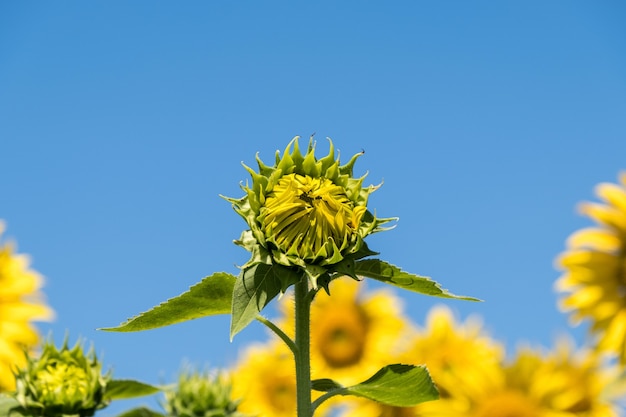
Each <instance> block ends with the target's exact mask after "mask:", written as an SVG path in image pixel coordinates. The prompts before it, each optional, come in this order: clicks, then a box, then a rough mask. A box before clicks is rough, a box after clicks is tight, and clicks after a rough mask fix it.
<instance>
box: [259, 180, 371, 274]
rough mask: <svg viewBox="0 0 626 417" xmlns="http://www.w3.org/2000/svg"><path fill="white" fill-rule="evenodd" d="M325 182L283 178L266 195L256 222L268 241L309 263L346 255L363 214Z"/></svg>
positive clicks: (344, 193)
mask: <svg viewBox="0 0 626 417" xmlns="http://www.w3.org/2000/svg"><path fill="white" fill-rule="evenodd" d="M365 211H366V208H365V207H364V206H357V207H355V206H354V204H353V202H352V201H350V199H349V198H348V196H347V195H346V190H345V189H344V188H343V187H340V186H339V185H337V184H334V183H333V182H332V181H330V180H329V179H327V178H312V177H310V176H308V175H299V174H289V175H285V176H283V177H282V178H281V179H280V180H278V182H277V183H276V185H275V186H274V188H273V190H272V191H271V192H270V193H269V194H268V195H267V197H266V200H265V206H264V207H262V208H261V215H260V216H259V221H260V222H261V224H262V225H263V226H262V228H263V232H264V233H265V236H267V237H268V238H267V239H268V241H269V242H272V243H274V244H275V245H276V246H277V247H278V248H280V250H282V251H283V252H284V253H286V254H287V255H290V256H291V255H293V256H297V257H299V258H300V259H303V260H305V261H308V262H314V261H316V260H319V259H323V258H327V257H328V256H330V255H332V254H334V253H339V252H341V251H345V249H346V248H347V247H348V245H349V244H351V243H353V242H354V240H355V239H356V233H357V229H358V227H359V225H360V224H361V217H362V216H363V214H364V213H365Z"/></svg>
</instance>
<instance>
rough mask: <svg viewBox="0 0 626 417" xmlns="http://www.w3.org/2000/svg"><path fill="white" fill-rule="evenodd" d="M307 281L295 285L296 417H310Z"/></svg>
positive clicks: (309, 341) (305, 279)
mask: <svg viewBox="0 0 626 417" xmlns="http://www.w3.org/2000/svg"><path fill="white" fill-rule="evenodd" d="M308 295H309V280H308V278H307V277H306V276H303V277H302V278H301V279H300V281H298V282H297V283H296V285H295V299H296V300H295V301H296V303H295V304H296V346H297V349H296V352H295V362H296V393H297V410H298V417H312V416H313V407H312V405H311V353H310V348H311V347H310V343H311V334H310V315H311V298H310V297H309V296H308Z"/></svg>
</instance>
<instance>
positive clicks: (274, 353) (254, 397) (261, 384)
mask: <svg viewBox="0 0 626 417" xmlns="http://www.w3.org/2000/svg"><path fill="white" fill-rule="evenodd" d="M231 376H232V398H233V399H234V400H236V401H241V402H240V403H239V407H238V411H239V412H241V413H244V414H247V415H253V416H256V417H294V416H295V415H296V370H295V365H294V361H293V354H292V353H291V351H290V350H289V349H288V348H287V346H286V345H284V344H283V343H282V342H278V341H273V342H270V343H268V344H266V345H256V346H251V347H249V348H248V349H247V350H246V351H245V352H244V354H243V356H242V358H241V359H240V360H239V362H238V364H237V366H236V367H235V369H234V370H233V371H232V374H231ZM314 397H315V395H314ZM324 414H325V412H324V407H322V408H321V409H318V411H317V412H316V413H315V416H316V417H318V416H319V417H322V416H323V415H324Z"/></svg>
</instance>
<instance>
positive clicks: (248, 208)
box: [226, 136, 393, 287]
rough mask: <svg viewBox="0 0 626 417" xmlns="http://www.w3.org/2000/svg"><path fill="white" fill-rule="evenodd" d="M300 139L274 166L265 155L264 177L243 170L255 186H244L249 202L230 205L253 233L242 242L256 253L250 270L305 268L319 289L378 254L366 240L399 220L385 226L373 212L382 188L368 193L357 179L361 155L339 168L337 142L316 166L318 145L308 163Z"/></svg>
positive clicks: (261, 173)
mask: <svg viewBox="0 0 626 417" xmlns="http://www.w3.org/2000/svg"><path fill="white" fill-rule="evenodd" d="M298 139H299V138H298V137H297V136H296V137H295V138H294V139H293V140H292V141H291V142H290V143H289V144H288V145H287V148H286V149H285V151H284V152H283V155H282V156H280V153H279V152H277V153H276V163H275V165H274V166H267V165H265V164H264V163H263V162H262V161H261V160H260V159H259V157H258V155H257V158H256V160H257V163H258V166H259V172H255V171H254V170H253V169H252V168H249V167H247V166H245V165H244V167H245V168H246V169H247V170H248V172H249V173H250V175H251V176H252V185H251V186H248V185H245V186H242V188H243V190H244V191H245V196H244V197H242V198H240V199H233V198H226V199H227V200H228V201H230V202H231V203H232V204H233V207H234V209H235V211H236V212H237V213H239V215H241V216H242V217H243V218H244V219H245V221H246V223H247V224H248V226H249V228H250V229H249V230H247V231H245V232H244V233H243V234H242V236H241V238H240V239H239V240H238V241H236V242H235V243H237V244H238V245H240V246H242V247H244V248H245V249H247V250H249V251H250V252H252V258H251V259H250V260H249V261H248V263H247V264H246V265H244V267H246V266H251V265H254V264H257V263H266V264H278V265H282V266H286V267H299V268H303V269H304V270H305V271H306V272H307V274H308V276H309V277H310V278H311V281H312V283H313V285H314V286H317V281H316V280H317V277H319V276H320V275H321V274H323V273H324V272H333V271H334V269H333V267H334V266H336V265H338V264H340V263H341V262H342V261H344V260H355V259H359V258H362V257H364V256H368V255H371V254H373V252H371V251H369V249H367V246H366V245H365V243H364V241H363V239H364V238H365V237H366V236H367V235H369V234H371V233H374V232H378V231H381V230H385V229H384V228H382V227H380V226H381V225H382V224H384V223H386V222H388V221H390V220H393V219H378V218H376V217H375V216H374V215H372V214H371V213H370V212H369V211H368V210H367V200H368V197H369V195H370V194H371V193H372V192H373V191H374V190H376V189H377V188H378V187H376V186H372V185H370V186H369V187H367V188H363V187H362V184H363V180H364V178H365V177H361V178H354V177H353V174H352V169H353V166H354V163H355V162H356V160H357V158H358V157H359V156H361V155H362V153H358V154H356V155H354V156H353V157H352V159H350V161H349V162H348V163H347V164H345V165H340V162H339V159H335V148H334V146H333V143H332V141H330V140H329V141H330V151H329V154H328V155H327V156H325V157H324V158H321V159H317V158H316V157H315V146H314V142H313V140H312V138H311V141H310V142H309V146H308V150H307V152H306V153H305V154H304V155H303V154H302V153H301V152H300V148H299V145H298ZM289 284H290V283H289V282H284V283H283V286H284V287H287V286H288V285H289Z"/></svg>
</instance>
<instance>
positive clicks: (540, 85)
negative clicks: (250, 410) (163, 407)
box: [0, 0, 626, 416]
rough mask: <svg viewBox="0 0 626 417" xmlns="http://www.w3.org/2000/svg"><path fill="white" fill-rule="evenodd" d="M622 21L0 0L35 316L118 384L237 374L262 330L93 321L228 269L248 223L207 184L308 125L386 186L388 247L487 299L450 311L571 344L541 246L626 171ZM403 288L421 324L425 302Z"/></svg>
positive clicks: (16, 216)
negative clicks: (91, 347) (51, 317)
mask: <svg viewBox="0 0 626 417" xmlns="http://www.w3.org/2000/svg"><path fill="white" fill-rule="evenodd" d="M625 21H626V6H624V3H623V2H620V1H605V2H588V1H571V0H568V1H552V2H542V1H526V2H495V1H494V2H482V1H477V2H465V1H442V2H409V1H406V2H403V1H400V2H386V3H383V2H363V1H351V2H348V1H346V2H326V1H322V2H316V3H315V4H313V3H306V4H305V3H303V2H297V3H296V2H276V1H271V2H252V1H240V2H226V1H222V2H217V1H216V2H205V1H186V2H163V1H133V2H121V1H112V2H82V1H64V2H19V1H13V2H2V4H0V178H1V183H2V189H1V190H0V218H2V219H4V220H5V221H6V222H7V226H8V229H7V233H6V235H7V236H10V237H13V238H14V239H16V240H17V242H18V245H19V250H20V252H26V253H29V254H30V255H31V256H32V257H33V266H34V268H35V269H37V270H38V271H40V272H41V273H42V274H43V275H45V276H46V278H47V283H46V287H45V293H46V295H47V297H48V300H49V303H50V304H51V305H52V306H53V307H54V309H55V310H56V312H57V319H56V321H55V322H54V323H52V324H50V325H47V324H46V325H42V326H40V328H41V329H42V331H43V333H44V334H45V333H48V332H49V331H52V332H53V333H54V337H55V339H56V340H59V341H60V340H62V339H63V336H64V335H65V333H66V331H67V332H69V334H70V339H71V340H72V341H73V340H75V338H76V337H78V336H82V337H84V338H85V339H87V340H89V341H93V343H94V344H95V346H96V350H97V351H98V352H101V353H103V358H104V361H105V364H106V365H107V366H111V367H113V369H114V374H115V376H116V377H118V378H124V377H131V378H137V379H141V380H144V381H147V382H152V383H159V382H169V381H171V380H173V378H174V377H175V375H176V372H177V370H179V369H180V366H181V364H182V363H183V360H187V361H189V362H191V363H194V364H198V365H204V364H206V363H208V364H210V365H214V366H227V365H229V364H232V363H233V362H234V361H235V359H236V357H237V352H238V351H240V350H241V349H242V348H243V347H244V346H245V345H246V344H247V343H250V342H252V341H255V340H258V341H263V340H265V339H266V332H265V330H264V329H263V328H262V327H261V325H259V324H256V323H255V324H253V325H252V326H251V327H250V328H249V329H247V330H245V331H244V332H243V333H241V334H240V335H238V336H237V337H236V339H235V341H234V343H232V344H231V343H230V342H229V341H228V317H218V318H208V319H202V320H197V321H195V322H190V323H184V324H180V325H176V326H172V327H168V328H163V329H158V330H153V331H148V332H143V333H135V334H116V333H105V332H99V331H96V330H95V329H96V328H98V327H106V326H111V325H116V324H118V323H120V322H121V321H123V320H125V319H126V318H127V317H130V316H132V315H134V314H136V313H138V312H141V311H144V310H147V309H149V308H150V307H152V306H154V305H156V304H158V303H159V302H161V301H164V300H165V299H167V298H170V297H172V296H175V295H178V294H179V293H181V292H183V291H185V290H186V289H187V288H188V287H189V286H190V285H192V284H194V283H195V282H197V281H199V280H200V279H201V278H202V277H204V276H205V275H208V274H210V273H211V272H214V271H228V272H231V273H237V269H236V267H235V265H236V264H242V263H244V262H245V261H246V260H247V258H248V253H247V252H245V251H244V250H243V249H241V248H239V247H236V246H235V245H233V244H232V243H231V242H232V240H233V239H235V238H237V237H238V236H239V234H240V232H241V230H243V228H244V227H245V224H244V222H243V220H241V219H240V218H239V216H237V215H236V214H235V213H234V212H233V211H232V210H231V208H230V205H229V204H228V203H226V202H225V201H223V200H222V199H220V198H219V197H218V194H225V195H229V196H239V195H241V191H240V189H239V182H240V181H242V180H246V179H247V178H248V175H247V173H246V172H245V171H244V169H243V168H242V167H241V165H240V162H241V161H245V162H246V163H248V164H253V163H254V154H255V153H256V152H257V151H258V152H260V155H261V157H262V158H263V159H264V160H265V161H267V162H271V161H272V158H273V155H274V151H275V150H276V149H283V148H284V146H285V145H286V144H287V142H288V141H289V140H290V139H291V138H292V137H293V136H295V135H301V136H303V137H304V138H307V137H308V136H309V135H310V134H311V133H313V132H316V133H317V135H316V138H317V139H318V149H319V151H320V154H324V153H325V152H326V151H327V143H326V141H325V139H324V138H325V137H327V136H328V137H331V138H333V140H334V142H335V144H336V146H337V147H338V148H339V149H340V150H341V152H342V153H341V155H342V156H343V157H344V159H346V160H347V158H348V157H349V156H351V155H352V154H354V153H356V152H359V151H361V149H363V150H365V156H364V157H363V158H361V159H360V160H359V162H358V164H357V166H356V173H357V174H362V173H364V172H366V171H369V177H368V180H369V182H370V183H374V184H377V183H379V182H380V181H381V180H384V186H383V187H382V188H381V189H380V190H379V191H377V192H376V193H375V194H374V195H373V196H372V198H371V200H370V207H371V208H372V209H376V211H377V213H378V214H379V215H380V216H383V217H386V216H399V217H400V222H399V223H398V227H397V228H396V229H395V230H393V231H392V232H388V233H384V234H380V235H375V236H372V237H371V239H370V247H372V248H373V249H375V250H378V251H380V252H382V255H381V256H382V257H383V258H384V259H387V260H388V261H390V262H392V263H395V264H398V265H400V266H402V267H403V268H404V269H406V270H409V271H411V272H414V273H418V274H423V275H428V276H431V277H433V278H434V279H436V280H437V281H439V282H440V283H442V284H443V286H444V287H446V288H448V289H450V290H451V291H453V292H455V293H459V294H467V295H472V296H476V297H479V298H482V299H484V300H485V302H484V303H480V304H477V303H469V302H462V301H445V303H446V304H448V305H450V306H451V307H452V308H453V309H454V310H455V311H457V312H458V314H459V315H460V316H462V317H465V316H467V315H468V314H471V313H477V314H480V315H481V316H483V317H484V320H485V322H486V324H487V327H488V328H489V329H490V330H491V332H492V333H493V335H494V336H495V337H497V338H499V339H501V340H503V341H505V342H506V343H507V345H508V346H509V347H511V348H513V347H515V346H516V345H517V344H518V343H519V342H521V341H527V342H529V343H532V344H541V345H546V346H547V345H550V344H551V343H552V341H553V340H554V338H555V336H556V335H558V334H561V333H565V332H570V333H571V334H573V335H574V336H575V337H576V338H577V339H578V340H579V341H581V340H582V335H583V334H584V333H583V332H582V331H581V329H578V330H576V331H573V332H571V331H570V330H569V329H568V327H567V320H566V317H565V316H564V315H562V314H560V313H559V312H558V310H557V308H556V298H555V295H554V293H553V289H552V286H553V282H554V281H555V279H556V278H557V277H558V275H559V273H558V272H557V271H556V270H555V269H554V267H553V259H554V258H555V256H556V255H557V254H558V253H559V252H561V251H562V249H563V247H564V240H565V238H566V237H567V236H568V235H569V234H570V233H571V232H573V231H574V230H576V229H578V228H580V227H583V226H586V225H589V224H590V222H589V221H588V220H587V219H585V218H583V217H581V216H579V215H578V214H577V213H576V210H575V205H576V204H577V203H578V202H579V201H582V200H589V199H593V197H594V196H593V191H592V189H593V186H594V185H595V184H597V183H599V182H603V181H612V182H614V181H615V180H616V177H617V174H618V172H619V171H620V170H626V25H624V22H625ZM370 287H375V286H374V285H370ZM402 296H403V299H404V303H405V306H406V311H407V313H408V314H409V315H410V316H411V318H412V320H413V321H415V322H418V323H420V322H422V320H423V317H424V315H425V313H426V312H427V311H428V310H429V308H430V307H431V306H432V305H433V304H434V303H437V302H440V300H437V299H430V298H427V297H424V296H420V295H416V294H408V293H403V294H402ZM270 312H271V310H270ZM143 402H144V403H147V404H148V405H150V406H153V407H156V402H155V401H154V400H152V399H147V400H145V401H143ZM131 405H132V403H130V402H126V403H120V404H119V405H118V406H116V407H112V408H110V409H108V410H105V411H104V412H102V413H101V415H103V416H108V415H114V414H115V413H116V412H117V411H120V410H122V409H126V408H128V407H130V406H131Z"/></svg>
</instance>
